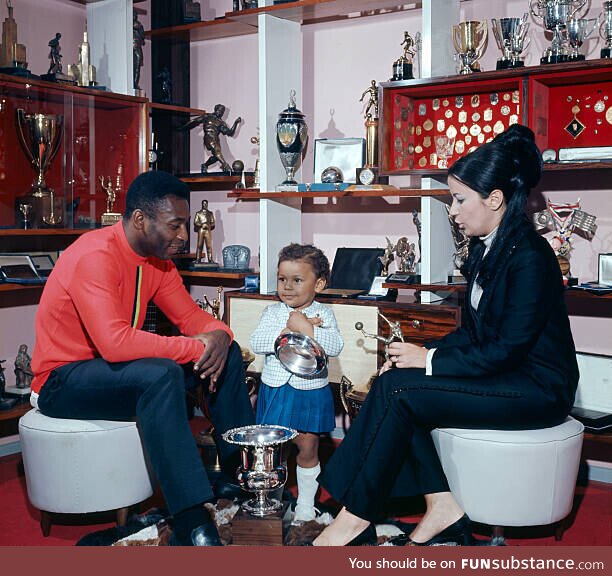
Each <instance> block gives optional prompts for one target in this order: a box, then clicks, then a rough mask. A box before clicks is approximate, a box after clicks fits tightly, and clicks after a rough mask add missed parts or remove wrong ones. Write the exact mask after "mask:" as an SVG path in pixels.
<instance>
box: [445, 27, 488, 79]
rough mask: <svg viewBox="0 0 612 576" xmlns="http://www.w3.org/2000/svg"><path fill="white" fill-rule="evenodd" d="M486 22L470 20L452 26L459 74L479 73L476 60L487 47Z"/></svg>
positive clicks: (478, 65)
mask: <svg viewBox="0 0 612 576" xmlns="http://www.w3.org/2000/svg"><path fill="white" fill-rule="evenodd" d="M487 30H488V29H487V22H486V20H483V21H482V22H480V21H477V20H472V21H469V22H459V24H456V25H454V26H453V44H454V46H455V52H456V53H457V58H458V59H459V73H460V74H470V73H472V72H479V71H480V64H479V63H478V60H479V59H480V58H481V57H482V55H483V54H484V51H485V48H486V46H487Z"/></svg>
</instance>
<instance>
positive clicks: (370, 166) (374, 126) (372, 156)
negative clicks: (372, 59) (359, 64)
mask: <svg viewBox="0 0 612 576" xmlns="http://www.w3.org/2000/svg"><path fill="white" fill-rule="evenodd" d="M366 96H368V103H367V105H366V109H365V112H364V115H363V117H364V119H365V129H366V158H365V160H366V161H365V165H364V166H362V167H361V168H357V175H356V182H357V183H359V184H362V185H364V186H370V185H371V184H375V183H377V182H378V179H379V175H378V86H377V84H376V80H372V81H371V82H370V86H369V87H368V88H367V89H366V90H365V91H364V92H363V94H362V95H361V98H360V99H359V102H363V99H364V98H365V97H366Z"/></svg>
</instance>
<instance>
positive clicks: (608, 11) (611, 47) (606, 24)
mask: <svg viewBox="0 0 612 576" xmlns="http://www.w3.org/2000/svg"><path fill="white" fill-rule="evenodd" d="M601 17H602V18H603V20H602V22H601V24H600V26H599V35H600V36H601V37H602V39H603V41H604V42H605V44H606V45H605V46H604V47H603V48H602V49H601V54H600V56H601V57H602V58H612V1H611V2H604V3H603V12H602V13H601Z"/></svg>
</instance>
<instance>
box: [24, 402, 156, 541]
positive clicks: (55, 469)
mask: <svg viewBox="0 0 612 576" xmlns="http://www.w3.org/2000/svg"><path fill="white" fill-rule="evenodd" d="M19 437H20V440H21V451H22V456H23V465H24V469H25V475H26V484H27V488H28V496H29V498H30V502H31V503H32V505H34V506H35V507H36V508H38V509H39V510H40V512H41V519H40V526H41V529H42V532H43V534H44V535H45V536H48V535H49V531H50V529H51V517H50V514H49V513H52V512H55V513H66V514H84V513H89V512H102V511H106V510H117V523H118V524H119V525H123V524H125V522H126V521H127V513H128V507H129V506H132V505H134V504H137V503H139V502H142V501H143V500H146V499H147V498H148V497H149V496H151V494H152V493H153V487H152V485H151V479H150V477H149V472H148V470H147V465H146V462H145V457H144V454H143V450H142V444H141V441H140V435H139V434H138V429H137V427H136V423H135V422H115V421H110V420H69V419H63V418H49V417H48V416H44V415H43V414H42V413H41V412H39V411H38V410H30V411H29V412H28V413H26V414H25V415H24V416H23V417H22V418H21V419H20V420H19Z"/></svg>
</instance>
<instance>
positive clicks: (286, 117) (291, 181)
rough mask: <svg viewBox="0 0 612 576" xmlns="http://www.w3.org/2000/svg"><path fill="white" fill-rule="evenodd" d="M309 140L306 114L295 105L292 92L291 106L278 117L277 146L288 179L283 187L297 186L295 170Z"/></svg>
mask: <svg viewBox="0 0 612 576" xmlns="http://www.w3.org/2000/svg"><path fill="white" fill-rule="evenodd" d="M307 140H308V126H307V125H306V122H305V121H304V114H302V112H300V111H299V110H298V109H297V107H296V103H295V90H291V94H290V97H289V106H288V107H287V108H285V109H284V110H283V111H282V112H281V113H280V114H279V116H278V121H277V123H276V146H277V147H278V152H279V154H280V159H281V163H282V165H283V167H284V168H285V172H286V173H287V178H286V180H285V181H284V182H282V183H281V186H297V184H298V183H297V181H296V180H295V170H296V167H297V165H298V163H299V161H300V159H301V158H302V152H303V150H304V146H306V141H307Z"/></svg>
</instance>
